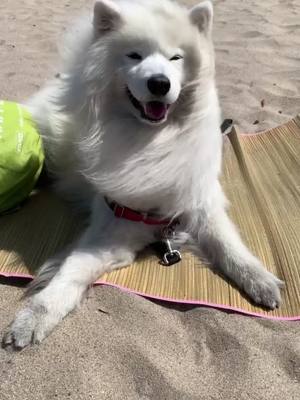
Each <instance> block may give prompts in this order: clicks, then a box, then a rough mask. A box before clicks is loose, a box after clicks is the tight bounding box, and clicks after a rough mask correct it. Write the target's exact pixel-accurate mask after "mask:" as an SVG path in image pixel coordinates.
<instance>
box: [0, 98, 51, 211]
mask: <svg viewBox="0 0 300 400" xmlns="http://www.w3.org/2000/svg"><path fill="white" fill-rule="evenodd" d="M43 163H44V153H43V147H42V139H41V137H40V135H39V133H38V131H37V129H36V126H35V124H34V121H33V119H32V117H31V115H30V113H29V112H28V111H27V110H26V109H25V107H23V106H22V105H20V104H18V103H13V102H9V101H0V214H1V213H6V212H7V211H9V210H11V209H13V208H15V207H16V206H18V205H19V204H20V203H21V202H22V201H23V200H25V199H26V198H27V197H28V196H29V194H30V192H31V191H32V189H33V188H34V185H35V184H36V182H37V180H38V177H39V175H40V173H41V171H42V168H43Z"/></svg>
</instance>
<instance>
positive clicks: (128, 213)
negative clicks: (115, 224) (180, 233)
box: [105, 197, 174, 225]
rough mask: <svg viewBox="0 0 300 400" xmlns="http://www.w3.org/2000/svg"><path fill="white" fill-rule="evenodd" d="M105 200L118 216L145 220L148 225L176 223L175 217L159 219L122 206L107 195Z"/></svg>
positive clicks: (140, 220) (132, 219)
mask: <svg viewBox="0 0 300 400" xmlns="http://www.w3.org/2000/svg"><path fill="white" fill-rule="evenodd" d="M105 201H106V203H107V205H108V207H109V208H110V209H111V210H112V211H113V212H114V215H115V217H117V218H124V219H128V220H129V221H134V222H143V223H144V224H146V225H171V224H173V223H174V220H173V219H159V218H157V217H154V216H151V215H149V214H147V213H142V212H139V211H134V210H132V209H131V208H128V207H123V206H120V205H119V204H118V203H117V202H115V201H110V200H108V199H107V198H106V197H105Z"/></svg>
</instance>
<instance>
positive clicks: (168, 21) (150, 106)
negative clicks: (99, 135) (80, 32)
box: [94, 0, 214, 126]
mask: <svg viewBox="0 0 300 400" xmlns="http://www.w3.org/2000/svg"><path fill="white" fill-rule="evenodd" d="M212 15H213V10H212V5H211V3H210V2H209V1H205V2H202V3H200V4H199V5H197V6H195V7H193V8H192V9H190V10H187V9H185V8H183V7H181V6H179V5H177V4H176V3H174V2H171V1H169V0H161V1H160V2H156V1H153V0H131V1H128V0H114V1H112V0H100V1H98V2H96V4H95V7H94V38H95V46H97V45H98V46H100V47H99V48H101V51H102V56H103V57H105V61H103V60H102V61H101V62H105V68H104V70H105V73H103V74H102V79H104V80H105V81H107V82H104V84H105V85H106V87H108V88H109V93H110V96H111V100H110V101H111V102H112V101H113V102H115V103H116V104H117V105H118V107H119V108H121V109H122V110H123V111H124V112H125V113H130V114H131V115H132V114H133V115H134V116H135V117H136V118H137V119H139V120H140V121H141V122H142V123H146V124H149V125H152V126H157V125H159V124H163V123H165V122H166V120H167V119H168V116H169V114H170V113H173V112H175V110H176V106H177V105H178V104H179V103H180V102H179V99H180V96H181V95H182V93H183V92H184V88H185V87H186V86H188V84H191V85H192V84H193V82H196V83H199V81H200V77H201V71H207V70H213V68H214V66H213V53H212V50H211V48H212V46H211V35H210V34H211V28H212ZM95 48H97V47H95Z"/></svg>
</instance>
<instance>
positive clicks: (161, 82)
mask: <svg viewBox="0 0 300 400" xmlns="http://www.w3.org/2000/svg"><path fill="white" fill-rule="evenodd" d="M147 85H148V89H149V90H150V92H151V93H152V94H154V95H155V96H165V95H166V94H167V93H168V91H169V90H170V87H171V83H170V81H169V79H168V78H167V77H166V76H165V75H162V74H159V75H152V76H151V78H149V79H148V82H147Z"/></svg>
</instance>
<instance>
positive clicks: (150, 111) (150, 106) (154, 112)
mask: <svg viewBox="0 0 300 400" xmlns="http://www.w3.org/2000/svg"><path fill="white" fill-rule="evenodd" d="M144 111H145V114H146V115H147V117H148V118H150V119H153V120H160V119H162V118H164V116H165V115H166V113H167V111H168V106H167V105H166V104H164V103H161V102H160V101H149V103H146V105H145V106H144Z"/></svg>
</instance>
